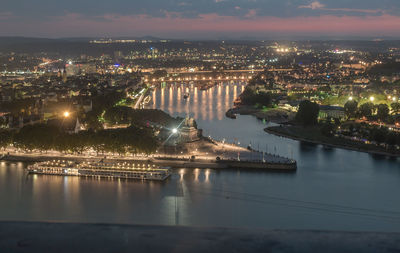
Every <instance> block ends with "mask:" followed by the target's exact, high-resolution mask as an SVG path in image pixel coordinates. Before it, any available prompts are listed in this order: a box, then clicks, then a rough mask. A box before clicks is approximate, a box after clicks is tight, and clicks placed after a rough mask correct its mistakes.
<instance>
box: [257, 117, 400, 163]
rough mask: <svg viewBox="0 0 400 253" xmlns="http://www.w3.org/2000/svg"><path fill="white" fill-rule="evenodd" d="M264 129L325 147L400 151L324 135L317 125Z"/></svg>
mask: <svg viewBox="0 0 400 253" xmlns="http://www.w3.org/2000/svg"><path fill="white" fill-rule="evenodd" d="M264 131H265V132H267V133H270V134H274V135H277V136H281V137H285V138H289V139H293V140H297V141H303V142H308V143H313V144H317V145H324V146H326V147H332V148H342V149H347V150H353V151H358V152H364V153H369V154H374V155H383V156H390V157H400V153H395V152H390V151H388V150H385V149H384V148H383V147H377V146H375V145H372V144H364V143H355V142H354V141H351V140H347V139H343V138H338V137H327V136H324V135H322V134H321V133H320V130H319V128H318V127H307V128H304V127H300V126H290V125H285V126H283V125H282V126H273V127H267V128H265V129H264Z"/></svg>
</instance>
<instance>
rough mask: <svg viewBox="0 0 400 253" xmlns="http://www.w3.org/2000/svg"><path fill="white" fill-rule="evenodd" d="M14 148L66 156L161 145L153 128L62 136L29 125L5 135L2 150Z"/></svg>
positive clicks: (147, 150) (0, 138) (0, 142)
mask: <svg viewBox="0 0 400 253" xmlns="http://www.w3.org/2000/svg"><path fill="white" fill-rule="evenodd" d="M10 144H13V145H14V146H15V147H16V148H21V149H24V150H30V151H32V150H40V151H47V150H56V151H60V152H64V153H82V152H83V151H85V150H89V149H93V150H95V151H96V152H97V153H103V152H112V153H119V154H124V153H126V152H129V153H146V154H150V153H153V152H155V151H156V149H157V146H158V143H157V140H156V138H155V137H154V134H153V131H152V130H151V129H150V128H138V127H133V126H132V127H128V128H120V129H108V130H99V131H97V132H94V131H92V130H89V131H81V132H79V133H77V134H68V133H65V132H62V131H61V130H60V129H59V128H57V127H54V126H49V125H45V124H36V125H28V126H25V127H23V128H22V129H20V130H19V131H17V132H11V131H6V130H4V131H1V132H0V147H2V148H5V147H7V146H9V145H10Z"/></svg>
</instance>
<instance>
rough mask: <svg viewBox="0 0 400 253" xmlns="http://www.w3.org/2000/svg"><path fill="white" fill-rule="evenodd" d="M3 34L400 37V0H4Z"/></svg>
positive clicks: (0, 16)
mask: <svg viewBox="0 0 400 253" xmlns="http://www.w3.org/2000/svg"><path fill="white" fill-rule="evenodd" d="M0 6H1V8H0V36H29V37H49V38H59V37H118V36H127V37H141V36H157V37H162V38H171V39H174V38H179V39H223V38H227V39H228V38H232V39H246V38H257V39H260V38H261V39H271V38H274V37H288V38H290V37H293V38H295V37H312V38H322V37H332V38H334V37H341V38H346V37H348V38H352V37H365V38H374V37H376V38H381V37H396V38H400V0H318V1H314V0H107V1H106V0H2V1H1V4H0Z"/></svg>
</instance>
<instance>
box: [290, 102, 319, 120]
mask: <svg viewBox="0 0 400 253" xmlns="http://www.w3.org/2000/svg"><path fill="white" fill-rule="evenodd" d="M318 114H319V105H318V104H317V103H313V102H311V101H309V100H304V101H302V102H301V103H300V105H299V110H298V112H297V114H296V120H297V121H298V122H299V123H301V124H303V125H304V126H309V125H316V124H318Z"/></svg>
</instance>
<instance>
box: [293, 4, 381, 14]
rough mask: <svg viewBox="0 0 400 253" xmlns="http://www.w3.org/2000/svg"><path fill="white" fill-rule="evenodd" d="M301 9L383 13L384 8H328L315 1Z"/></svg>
mask: <svg viewBox="0 0 400 253" xmlns="http://www.w3.org/2000/svg"><path fill="white" fill-rule="evenodd" d="M299 9H312V10H324V11H338V12H359V13H370V14H374V13H383V11H382V10H371V9H352V8H326V7H325V5H324V4H322V3H320V2H318V1H314V2H312V3H310V4H308V5H300V6H299Z"/></svg>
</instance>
